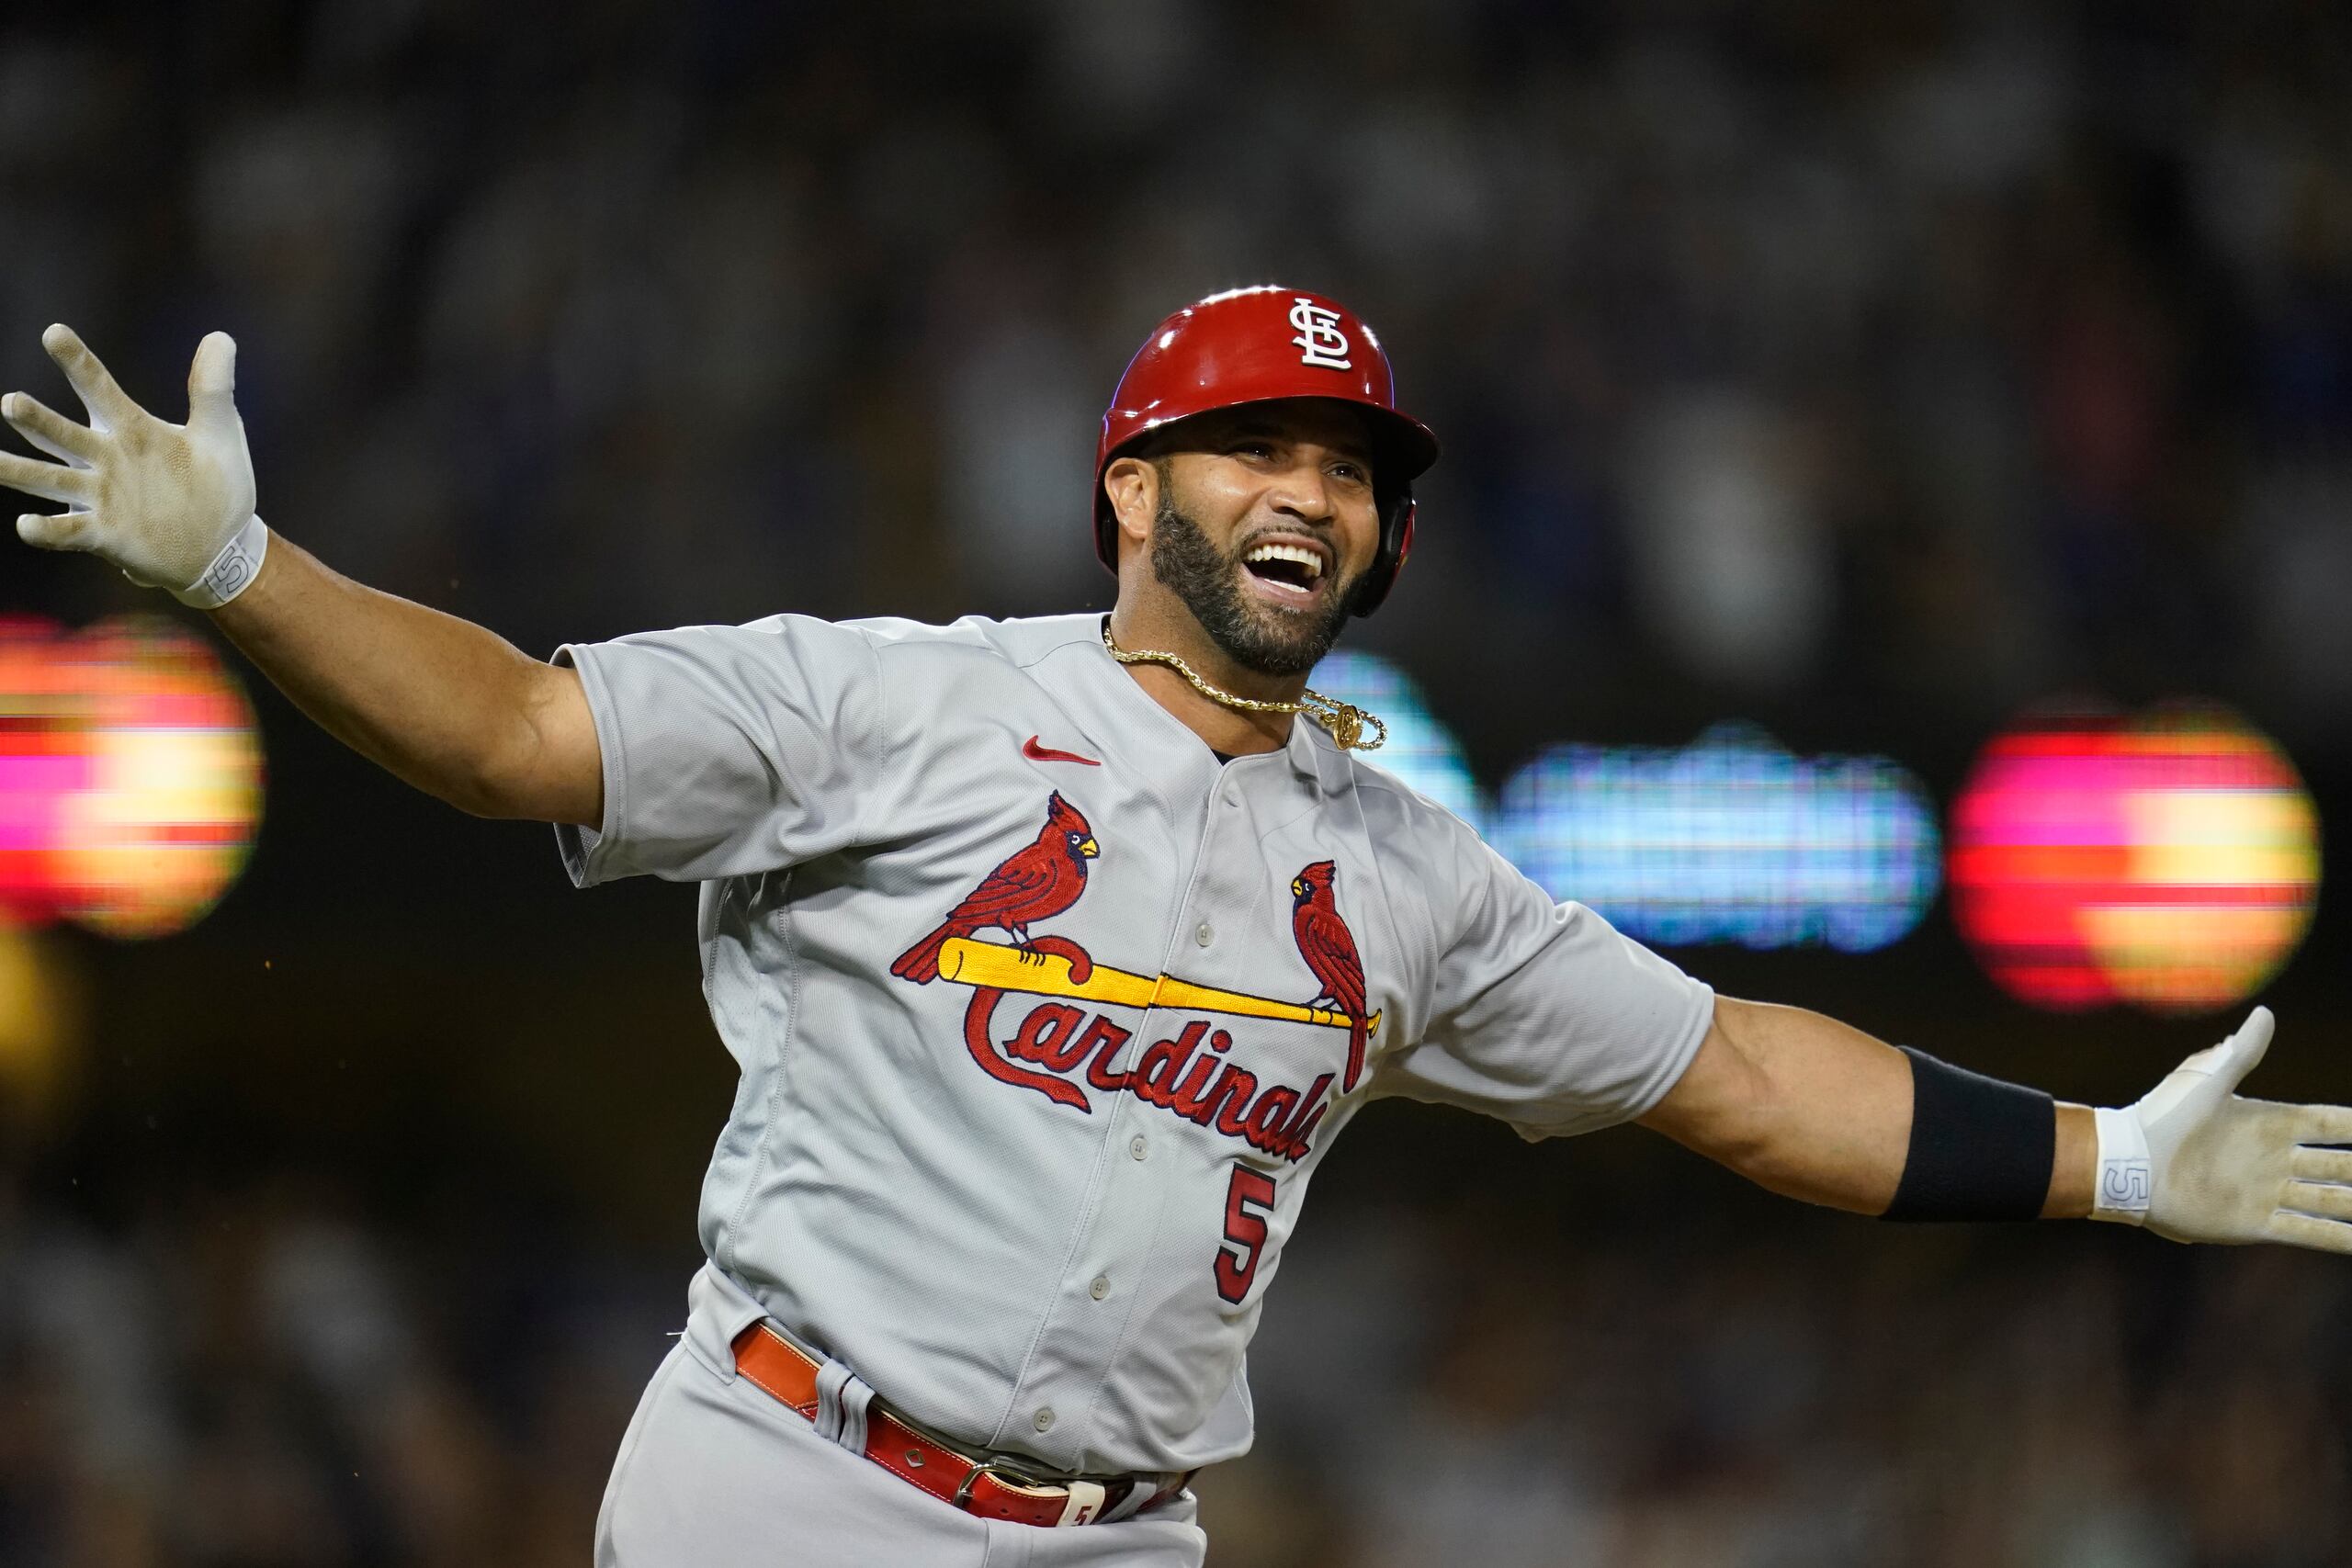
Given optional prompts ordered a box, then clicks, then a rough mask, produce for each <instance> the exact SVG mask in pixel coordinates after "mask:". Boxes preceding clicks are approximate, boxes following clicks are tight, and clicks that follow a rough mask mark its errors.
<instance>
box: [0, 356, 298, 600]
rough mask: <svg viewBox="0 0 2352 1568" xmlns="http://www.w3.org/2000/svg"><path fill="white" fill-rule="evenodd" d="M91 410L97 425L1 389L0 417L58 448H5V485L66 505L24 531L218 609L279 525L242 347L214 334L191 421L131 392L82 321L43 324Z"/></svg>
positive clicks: (194, 372)
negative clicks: (251, 435)
mask: <svg viewBox="0 0 2352 1568" xmlns="http://www.w3.org/2000/svg"><path fill="white" fill-rule="evenodd" d="M40 341H41V346H42V347H44V348H46V349H48V350H49V353H50V356H51V358H53V359H55V360H56V361H57V364H58V367H59V368H60V369H62V370H63V371H64V372H65V377H66V379H67V380H69V381H71V382H73V383H74V391H75V392H76V393H78V394H80V396H81V399H82V406H83V407H84V408H85V409H87V410H88V411H89V414H90V423H89V424H88V426H87V427H85V426H82V425H78V424H75V423H74V422H73V421H72V420H69V419H67V418H65V417H64V416H62V414H59V413H56V412H52V411H51V410H50V409H47V408H44V407H43V406H42V405H41V404H40V401H39V400H35V399H33V398H29V397H28V396H26V395H25V394H24V393H22V392H11V393H9V394H8V395H7V396H6V398H5V399H0V418H5V419H6V420H7V422H8V423H9V424H10V425H12V426H14V427H15V429H16V431H17V434H20V435H22V436H23V437H24V438H25V439H26V440H28V441H29V442H31V443H32V444H33V445H34V446H38V447H40V449H41V450H42V451H44V452H46V453H48V454H49V455H50V456H51V457H55V458H56V459H58V461H56V462H54V463H41V462H36V461H34V460H33V459H32V458H29V457H18V456H17V455H16V454H14V453H10V452H0V484H6V485H7V486H9V487H11V488H12V489H16V490H21V491H27V492H28V493H29V494H32V495H38V496H42V497H44V498H46V499H48V500H51V501H62V502H65V503H66V506H67V508H68V510H67V511H65V512H62V513H56V514H54V515H49V514H44V513H27V514H26V515H24V516H22V517H19V518H17V536H18V537H20V538H22V539H23V540H24V541H25V543H27V544H28V545H36V546H39V547H40V548H42V549H45V550H87V551H89V552H90V553H92V554H93V555H96V556H101V557H103V558H106V559H107V560H110V561H112V562H113V563H114V564H115V565H117V566H119V567H120V568H121V569H122V571H123V575H124V576H126V577H128V578H130V581H133V582H136V583H138V584H140V585H141V587H144V588H167V589H169V590H171V592H173V594H174V595H175V596H176V597H177V598H178V599H179V600H180V602H181V603H182V604H193V605H195V606H197V607H198V608H199V609H206V610H210V609H217V608H219V607H220V605H222V604H227V603H228V602H229V601H230V600H232V599H233V598H235V597H236V596H237V595H238V594H239V593H241V592H243V591H244V590H245V588H246V586H247V585H248V584H250V583H251V582H252V581H253V580H254V576H255V574H256V573H258V572H259V571H260V570H261V563H262V556H263V554H264V552H265V551H266V549H267V547H268V543H269V530H268V529H266V528H265V527H264V526H263V525H262V522H261V519H260V518H258V517H256V516H254V461H253V457H252V456H251V455H250V454H249V453H247V451H246V450H245V427H244V423H243V421H242V420H240V419H239V418H238V417H237V404H236V388H237V345H236V344H235V343H234V342H233V341H232V340H231V338H230V337H229V334H228V333H212V334H211V335H210V336H209V337H207V338H206V339H205V340H204V341H203V343H201V344H198V346H197V351H196V363H195V365H194V366H193V367H191V368H190V369H189V371H188V378H187V403H188V413H187V423H186V424H170V423H165V422H164V421H163V420H160V419H157V418H156V417H155V416H154V415H153V414H151V413H149V412H147V411H146V410H145V409H142V408H141V407H140V406H139V405H138V404H137V403H135V402H133V401H131V400H130V394H129V393H127V392H125V391H124V390H123V389H121V388H120V387H119V386H117V385H116V384H115V379H114V378H113V377H111V376H109V375H107V367H105V366H103V365H101V364H99V363H98V358H97V355H94V354H92V353H91V352H90V351H89V349H88V348H86V347H85V346H84V345H83V343H82V340H81V339H80V338H79V337H76V336H75V335H74V332H73V329H71V328H70V327H62V326H55V327H51V328H50V329H49V331H47V332H45V333H42V334H41V340H40Z"/></svg>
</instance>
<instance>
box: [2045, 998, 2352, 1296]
mask: <svg viewBox="0 0 2352 1568" xmlns="http://www.w3.org/2000/svg"><path fill="white" fill-rule="evenodd" d="M2273 1024H2274V1021H2273V1020H2272V1018H2271V1016H2270V1010H2269V1009H2268V1008H2259V1007H2258V1008H2256V1009H2255V1010H2254V1011H2253V1012H2252V1013H2251V1014H2249V1015H2248V1016H2247V1018H2246V1021H2245V1023H2243V1024H2241V1025H2240V1026H2239V1027H2238V1031H2237V1032H2236V1033H2234V1034H2233V1035H2231V1036H2230V1037H2229V1038H2228V1039H2227V1040H2224V1041H2222V1043H2220V1044H2219V1045H2214V1046H2210V1047H2208V1048H2207V1049H2205V1050H2202V1051H2199V1052H2198V1053H2197V1054H2196V1055H2193V1056H2191V1057H2189V1058H2188V1060H2187V1061H2185V1062H2183V1063H2182V1064H2181V1065H2180V1066H2178V1067H2177V1068H2175V1069H2174V1070H2173V1071H2172V1073H2171V1074H2170V1075H2169V1076H2168V1077H2165V1080H2164V1081H2163V1082H2162V1083H2160V1084H2158V1085H2156V1087H2155V1088H2154V1089H2151V1090H2150V1091H2149V1092H2148V1093H2147V1094H2146V1095H2145V1096H2143V1098H2142V1099H2141V1100H2138V1101H2137V1102H2136V1103H2134V1104H2131V1105H2128V1106H2125V1107H2124V1108H2122V1109H2121V1110H2120V1111H2109V1110H2102V1111H2099V1112H2098V1189H2097V1191H2096V1194H2095V1196H2094V1198H2093V1204H2094V1207H2093V1209H2092V1211H2091V1217H2092V1218H2094V1219H2100V1220H2114V1221H2119V1222H2121V1223H2122V1224H2144V1225H2146V1226H2147V1228H2148V1229H2150V1230H2152V1231H2154V1232H2155V1233H2156V1234H2157V1235H2161V1236H2165V1237H2167V1238H2169V1239H2171V1240H2173V1241H2211V1242H2233V1243H2235V1242H2250V1241H2282V1242H2286V1243H2288V1244H2290V1245H2291V1246H2295V1247H2318V1248H2321V1249H2323V1250H2325V1251H2328V1252H2345V1253H2352V1151H2347V1150H2344V1149H2337V1148H2328V1147H2324V1146H2323V1145H2329V1144H2342V1143H2352V1110H2347V1109H2346V1108H2345V1107H2343V1106H2340V1105H2284V1104H2280V1103H2279V1102H2278V1101H2276V1100H2247V1099H2245V1098H2243V1097H2241V1096H2240V1095H2239V1094H2238V1093H2237V1092H2236V1089H2237V1087H2238V1084H2239V1083H2240V1082H2241V1081H2243V1080H2244V1078H2245V1076H2246V1074H2247V1073H2249V1072H2251V1071H2253V1069H2254V1065H2255V1064H2256V1062H2259V1061H2261V1060H2262V1055H2263V1053H2264V1052H2265V1051H2267V1049H2269V1046H2270V1034H2271V1030H2272V1028H2273Z"/></svg>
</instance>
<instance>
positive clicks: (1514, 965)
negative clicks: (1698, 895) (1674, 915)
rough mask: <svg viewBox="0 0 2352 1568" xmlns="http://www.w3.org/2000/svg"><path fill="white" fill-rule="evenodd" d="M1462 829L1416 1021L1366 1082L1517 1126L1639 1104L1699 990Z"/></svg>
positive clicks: (1604, 1121)
mask: <svg viewBox="0 0 2352 1568" xmlns="http://www.w3.org/2000/svg"><path fill="white" fill-rule="evenodd" d="M1463 839H1464V850H1463V852H1462V853H1461V854H1460V855H1459V856H1458V857H1457V860H1456V863H1455V870H1456V872H1457V876H1456V877H1455V878H1453V879H1451V880H1452V881H1453V886H1452V887H1451V888H1449V889H1447V893H1448V894H1449V895H1450V896H1451V897H1452V898H1453V909H1452V911H1451V913H1452V920H1453V931H1452V940H1451V941H1443V938H1442V936H1441V941H1442V942H1443V945H1442V949H1441V956H1440V958H1439V960H1438V963H1437V967H1436V970H1435V978H1434V984H1433V987H1432V992H1431V995H1430V1012H1429V1019H1428V1023H1427V1025H1426V1027H1425V1028H1424V1029H1423V1031H1422V1034H1421V1039H1420V1041H1419V1043H1416V1044H1415V1045H1414V1046H1412V1047H1411V1048H1409V1049H1408V1050H1405V1051H1402V1052H1399V1053H1397V1055H1393V1056H1391V1057H1389V1058H1387V1059H1386V1060H1385V1063H1384V1065H1383V1066H1382V1069H1381V1074H1380V1077H1379V1078H1378V1079H1377V1080H1376V1081H1375V1091H1376V1092H1379V1093H1383V1094H1394V1095H1400V1096H1403V1097H1404V1098H1407V1099H1410V1100H1429V1101H1433V1102H1436V1103H1440V1104H1446V1105H1456V1106H1460V1107H1462V1108H1463V1109H1464V1110H1469V1111H1479V1112H1481V1113H1483V1114H1485V1115H1489V1116H1494V1117H1497V1118H1499V1119H1500V1120H1502V1121H1504V1122H1510V1124H1511V1126H1512V1127H1514V1128H1515V1129H1517V1130H1518V1132H1519V1133H1520V1134H1521V1136H1522V1137H1526V1138H1530V1139H1535V1138H1547V1137H1560V1136H1565V1135H1567V1134H1576V1133H1589V1132H1593V1131H1596V1130H1598V1129H1600V1128H1602V1127H1607V1126H1611V1125H1613V1124H1615V1123H1617V1122H1627V1121H1631V1120H1633V1119H1634V1117H1637V1116H1639V1115H1641V1114H1643V1113H1644V1112H1645V1111H1648V1110H1649V1109H1650V1108H1651V1107H1652V1106H1654V1105H1656V1104H1657V1102H1658V1100H1661V1099H1663V1098H1664V1097H1665V1095H1666V1092H1667V1090H1668V1089H1672V1088H1673V1087H1674V1084H1675V1082H1676V1080H1678V1079H1679V1078H1680V1077H1681V1076H1682V1072H1683V1069H1684V1068H1685V1067H1687V1066H1690V1064H1691V1057H1692V1055H1695V1054H1696V1053H1697V1051H1698V1049H1699V1043H1700V1041H1701V1040H1702V1039H1703V1038H1705V1036H1706V1032H1707V1027H1708V1025H1709V1023H1710V1022H1711V1021H1713V1017H1714V992H1713V989H1712V988H1711V987H1708V986H1707V985H1705V984H1704V983H1702V982H1701V981H1698V980H1694V979H1692V978H1691V976H1688V975H1685V974H1684V973H1683V972H1682V971H1681V970H1679V969H1678V968H1676V967H1675V966H1674V965H1673V964H1669V963H1668V962H1667V961H1666V960H1665V959H1663V958H1660V957H1659V956H1658V955H1657V953H1652V952H1651V951H1650V950H1649V949H1647V948H1645V947H1644V946H1642V945H1641V944H1640V943H1639V942H1634V940H1632V939H1631V938H1630V937H1626V936H1624V935H1622V934H1621V933H1620V932H1619V931H1617V929H1616V928H1615V927H1613V926H1611V924H1610V923H1609V922H1608V921H1607V920H1605V919H1601V917H1600V916H1599V915H1597V914H1595V913H1594V912H1593V911H1592V910H1590V909H1589V908H1586V907H1585V906H1583V905H1581V904H1577V903H1555V902H1554V901H1553V900H1552V898H1551V897H1550V895H1548V894H1546V893H1545V892H1544V889H1542V888H1541V887H1539V886H1536V885H1535V884H1534V883H1533V882H1532V881H1530V880H1529V879H1528V878H1527V877H1526V876H1525V875H1524V874H1521V872H1520V871H1519V870H1518V869H1517V868H1516V867H1514V866H1512V865H1511V864H1510V863H1509V862H1508V861H1505V860H1504V859H1503V858H1502V857H1501V856H1500V855H1498V854H1497V853H1496V852H1494V851H1493V850H1492V849H1490V848H1488V847H1487V845H1486V844H1484V843H1483V842H1478V841H1477V840H1476V839H1475V836H1474V835H1471V834H1469V833H1468V832H1467V830H1466V829H1465V830H1464V834H1463ZM1439 880H1440V881H1441V882H1443V881H1445V880H1449V879H1442V878H1441V879H1439ZM1441 931H1442V917H1441Z"/></svg>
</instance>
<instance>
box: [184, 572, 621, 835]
mask: <svg viewBox="0 0 2352 1568" xmlns="http://www.w3.org/2000/svg"><path fill="white" fill-rule="evenodd" d="M213 619H214V621H215V623H216V624H217V625H218V626H220V630H221V632H222V633H223V634H224V635H225V636H227V637H228V638H229V639H230V640H231V641H232V642H233V643H235V644H236V645H237V647H238V648H239V649H242V650H243V653H244V654H245V656H246V657H247V658H249V659H251V660H253V661H254V664H255V665H256V666H258V667H259V668H260V670H261V671H262V672H263V673H264V674H266V675H267V676H268V677H269V679H270V681H271V682H273V683H274V684H276V685H277V688H278V690H280V691H282V692H284V693H285V694H286V695H287V697H288V699H289V700H291V701H292V702H293V704H294V705H295V706H296V707H298V708H300V709H301V710H302V712H303V713H304V714H306V715H308V716H310V717H311V719H313V720H314V721H316V722H317V723H318V724H319V726H320V727H321V728H323V729H325V730H326V731H327V732H328V733H329V734H331V735H333V736H334V737H335V738H336V739H339V740H341V741H343V742H344V743H345V745H348V746H349V747H351V748H352V749H353V750H356V751H357V752H359V753H360V754H361V755H362V756H364V757H367V758H368V760H369V761H374V762H377V763H379V764H380V765H381V766H382V767H384V768H386V769H388V770H389V771H390V772H391V773H393V774H395V775H397V776H398V777H399V778H401V779H402V780H404V781H405V782H407V783H409V784H414V785H415V786H416V787H417V788H419V789H422V790H424V791H425V792H426V793H427V794H429V795H436V796H438V797H439V798H441V799H443V800H446V801H447V802H448V803H449V804H451V805H453V806H455V807H458V808H459V809H460V810H464V811H469V812H472V813H474V814H475V815H477V816H482V817H509V818H537V819H540V820H548V821H572V822H582V823H587V824H591V825H593V824H594V823H595V822H596V821H597V820H598V819H599V818H600V816H601V814H602V798H601V795H602V791H601V787H599V785H598V784H597V777H598V775H597V771H596V770H595V769H594V768H593V767H590V768H584V769H582V768H574V769H571V770H569V776H565V775H563V774H559V773H554V772H553V771H551V770H549V769H548V768H547V767H546V766H544V762H543V760H544V758H545V755H546V752H547V750H548V746H547V744H546V739H547V737H546V730H547V728H548V726H547V720H548V710H549V709H550V707H551V706H552V705H554V704H556V703H558V702H560V701H562V700H564V699H565V698H566V696H567V694H566V693H564V692H563V691H561V690H560V689H559V687H560V684H564V683H568V684H569V685H570V686H571V694H570V696H571V700H572V701H574V702H576V701H578V700H579V699H578V698H577V695H576V693H577V688H578V676H577V675H576V674H575V673H574V672H572V671H569V670H554V669H551V668H549V667H548V666H547V665H545V664H542V663H540V662H538V661H537V660H533V659H531V658H529V657H527V656H526V655H525V654H524V653H523V652H522V651H521V650H520V649H516V648H515V646H514V645H513V644H512V643H509V642H507V641H506V640H505V639H504V638H503V637H499V636H497V635H496V634H495V633H492V632H490V631H488V630H485V629H484V628H482V627H481V626H475V625H474V624H473V623H471V622H469V621H464V620H460V619H458V617H456V616H454V615H444V614H442V613H441V612H440V611H438V610H433V609H428V608H426V607H425V606H424V605H422V604H414V603H413V602H411V601H409V600H406V599H402V598H400V597H398V596H397V595H394V594H390V593H385V592H379V591H378V590H376V589H373V588H369V587H368V586H366V585H365V584H363V583H359V582H356V581H352V580H351V579H350V578H347V577H345V576H343V575H342V574H341V573H339V572H336V571H334V570H332V569H330V568H328V567H327V566H325V565H324V564H323V563H322V562H321V561H319V560H318V559H317V558H315V557H313V556H311V555H310V554H309V553H308V552H306V551H304V550H302V549H301V548H300V547H298V546H296V545H294V544H293V543H292V542H291V541H290V540H288V539H287V538H285V537H284V536H274V537H273V538H272V539H271V541H270V545H269V553H268V556H267V558H266V561H265V562H264V564H263V567H262V570H261V574H260V576H259V577H258V578H256V579H255V580H254V583H253V585H252V586H251V587H250V588H248V589H246V590H245V592H243V594H241V595H239V596H238V597H237V598H236V599H234V600H232V602H231V603H229V604H225V605H223V606H222V607H221V608H220V610H218V611H216V612H215V613H214V616H213Z"/></svg>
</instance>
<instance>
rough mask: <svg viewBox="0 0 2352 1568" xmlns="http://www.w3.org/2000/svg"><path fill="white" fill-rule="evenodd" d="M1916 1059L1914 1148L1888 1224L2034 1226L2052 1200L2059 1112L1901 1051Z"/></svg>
mask: <svg viewBox="0 0 2352 1568" xmlns="http://www.w3.org/2000/svg"><path fill="white" fill-rule="evenodd" d="M1903 1054H1904V1055H1905V1056H1908V1057H1909V1058H1910V1059H1911V1148H1910V1152H1909V1154H1908V1155H1906V1156H1905V1159H1904V1163H1903V1182H1902V1185H1901V1186H1899V1187H1898V1188H1896V1189H1895V1193H1894V1202H1893V1203H1891V1204H1889V1205H1888V1206H1887V1210H1886V1213H1884V1214H1883V1215H1882V1216H1881V1217H1882V1218H1883V1219H1889V1220H2030V1219H2035V1218H2038V1217H2039V1216H2040V1215H2041V1205H2042V1203H2043V1202H2044V1201H2046V1200H2047V1199H2048V1198H2049V1196H2050V1176H2051V1169H2052V1166H2053V1165H2054V1164H2055V1163H2056V1161H2057V1158H2058V1111H2057V1105H2056V1102H2055V1101H2054V1100H2052V1099H2051V1098H2050V1096H2048V1095H2046V1094H2044V1093H2042V1092H2041V1090H2040V1089H2026V1088H2024V1087H2023V1086H2021V1085H2018V1084H2013V1083H2003V1082H2001V1081H2000V1080H1999V1079H1998V1078H1988V1077H1983V1076H1981V1075H1979V1074H1976V1073H1972V1072H1968V1071H1966V1070H1965V1069H1963V1068H1960V1067H1955V1066H1951V1064H1950V1063H1948V1062H1939V1061H1938V1060H1936V1058H1934V1057H1933V1056H1930V1055H1928V1054H1927V1053H1925V1052H1923V1051H1914V1050H1912V1049H1911V1048H1910V1047H1909V1046H1907V1045H1906V1046H1904V1047H1903Z"/></svg>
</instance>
